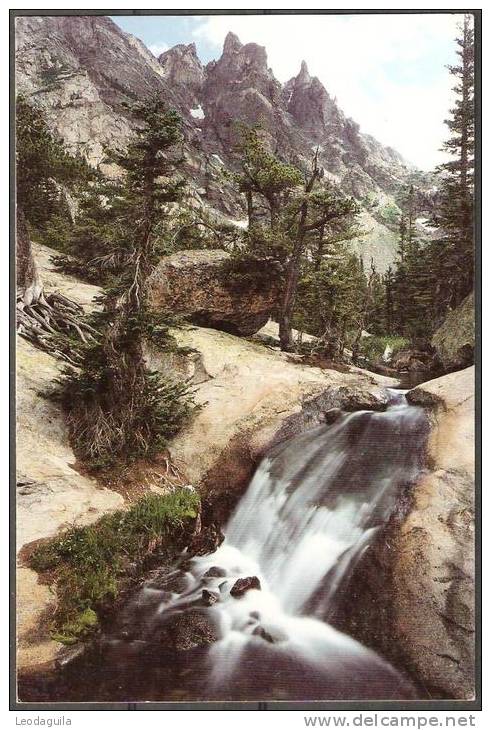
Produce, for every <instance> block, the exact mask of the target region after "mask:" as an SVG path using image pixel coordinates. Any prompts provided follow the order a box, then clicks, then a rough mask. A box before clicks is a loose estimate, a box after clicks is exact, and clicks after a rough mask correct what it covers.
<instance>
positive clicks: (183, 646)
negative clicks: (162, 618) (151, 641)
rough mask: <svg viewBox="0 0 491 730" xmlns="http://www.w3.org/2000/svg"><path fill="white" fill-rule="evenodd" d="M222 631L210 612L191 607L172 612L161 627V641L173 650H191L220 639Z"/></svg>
mask: <svg viewBox="0 0 491 730" xmlns="http://www.w3.org/2000/svg"><path fill="white" fill-rule="evenodd" d="M219 638H220V633H219V631H218V629H217V626H216V624H215V622H214V621H213V620H212V619H211V618H210V616H209V615H208V613H206V612H205V611H200V610H199V609H190V610H188V611H180V612H179V613H175V614H172V615H171V616H170V617H169V618H168V619H167V621H166V623H165V624H164V626H163V627H162V628H161V630H160V633H159V643H160V644H161V645H162V646H163V647H165V648H167V649H170V650H173V651H189V650H190V649H196V648H198V647H202V646H208V645H209V644H213V642H215V641H218V639H219Z"/></svg>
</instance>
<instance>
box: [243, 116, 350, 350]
mask: <svg viewBox="0 0 491 730" xmlns="http://www.w3.org/2000/svg"><path fill="white" fill-rule="evenodd" d="M323 177H324V171H323V169H322V168H321V167H320V165H319V161H318V152H317V151H316V152H315V153H314V155H313V158H312V163H311V168H310V170H308V171H305V172H304V173H302V171H300V170H299V169H297V168H296V167H295V166H293V165H290V164H288V163H286V162H283V161H282V160H280V159H279V157H278V156H277V155H275V154H273V153H272V152H270V151H269V150H268V149H267V145H266V143H265V141H264V140H263V139H262V137H261V135H260V133H259V130H257V129H253V130H247V131H246V132H245V139H244V143H243V147H242V158H241V174H240V175H239V176H238V182H239V186H240V189H241V190H242V192H244V193H245V195H246V200H247V209H248V218H249V231H248V235H249V246H250V247H251V248H253V249H255V250H256V251H258V250H259V251H262V253H267V254H268V255H270V256H273V257H274V258H276V259H277V260H279V261H280V263H281V264H282V266H283V272H284V273H283V281H282V285H281V292H280V296H279V302H278V318H279V333H280V344H281V348H282V350H287V351H288V350H291V349H292V348H293V342H292V333H291V331H292V317H293V313H294V307H295V299H296V293H297V288H298V283H299V279H300V276H301V269H302V260H303V258H304V256H305V254H306V251H307V250H312V249H313V248H314V249H317V254H316V255H317V259H319V256H320V257H322V247H323V245H324V243H323V242H324V237H325V234H326V231H328V229H329V227H330V226H331V225H333V224H334V223H335V222H339V221H346V228H348V227H349V225H350V224H351V223H352V219H353V217H354V216H355V214H356V213H357V210H358V209H357V206H356V204H355V202H354V200H352V199H350V198H346V197H345V196H343V195H342V194H341V193H340V192H339V191H338V190H337V189H336V188H335V187H334V185H332V184H328V183H325V182H324V181H323ZM258 203H259V206H263V207H265V208H266V210H267V212H268V222H269V225H268V226H267V227H266V225H265V223H264V217H263V219H261V215H260V211H259V213H258V211H257V208H258ZM346 235H348V234H346Z"/></svg>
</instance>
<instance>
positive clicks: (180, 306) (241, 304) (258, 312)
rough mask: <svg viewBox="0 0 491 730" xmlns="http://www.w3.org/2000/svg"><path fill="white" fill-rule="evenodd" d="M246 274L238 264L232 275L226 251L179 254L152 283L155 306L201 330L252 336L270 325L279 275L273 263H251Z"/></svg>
mask: <svg viewBox="0 0 491 730" xmlns="http://www.w3.org/2000/svg"><path fill="white" fill-rule="evenodd" d="M254 267H256V268H257V271H255V270H254ZM243 268H244V271H242V270H241V266H240V264H237V265H236V266H234V267H233V271H232V267H231V265H230V254H228V253H227V252H226V251H198V250H196V251H179V252H177V253H174V254H171V255H170V256H165V257H164V258H162V260H161V261H160V263H159V265H158V266H157V268H156V270H155V271H154V273H153V274H152V277H151V280H150V301H151V306H152V307H153V308H154V309H159V310H170V311H171V312H173V313H174V314H178V315H182V316H184V317H186V319H188V320H189V321H190V322H192V323H193V324H196V325H200V326H201V327H212V328H214V329H218V330H223V331H224V332H229V333H231V334H234V335H239V336H241V337H248V336H250V335H253V334H254V333H255V332H257V331H258V330H260V329H261V327H263V326H264V325H265V324H266V323H267V321H268V319H269V317H270V314H271V312H272V310H273V309H274V307H275V305H276V303H277V298H278V285H277V279H278V276H277V274H278V271H277V269H276V267H275V264H274V262H272V261H269V260H268V261H261V262H256V263H252V262H250V261H248V262H247V265H245V264H244V266H243ZM256 274H257V276H256Z"/></svg>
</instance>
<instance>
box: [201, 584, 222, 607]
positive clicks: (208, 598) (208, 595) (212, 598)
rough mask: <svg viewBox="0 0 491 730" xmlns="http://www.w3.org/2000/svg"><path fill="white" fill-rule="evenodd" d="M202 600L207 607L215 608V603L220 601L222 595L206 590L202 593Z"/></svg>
mask: <svg viewBox="0 0 491 730" xmlns="http://www.w3.org/2000/svg"><path fill="white" fill-rule="evenodd" d="M201 600H202V602H203V603H204V604H205V606H213V604H214V603H216V602H217V601H218V600H220V595H219V594H218V593H215V591H209V590H207V589H206V588H204V589H203V592H202V593H201Z"/></svg>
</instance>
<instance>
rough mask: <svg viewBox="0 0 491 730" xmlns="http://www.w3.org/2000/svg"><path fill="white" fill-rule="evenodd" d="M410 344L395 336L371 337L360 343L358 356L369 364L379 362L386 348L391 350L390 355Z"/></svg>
mask: <svg viewBox="0 0 491 730" xmlns="http://www.w3.org/2000/svg"><path fill="white" fill-rule="evenodd" d="M409 345H410V342H409V340H407V339H406V338H405V337H398V336H397V335H385V336H379V335H373V336H372V337H364V338H363V339H362V340H361V342H360V354H361V355H363V356H364V357H366V359H367V360H368V361H369V362H371V363H376V362H379V361H380V360H381V359H382V355H383V354H384V352H385V350H386V348H387V346H389V347H390V348H391V349H392V355H395V354H396V353H397V352H400V351H401V350H404V349H406V348H407V347H409Z"/></svg>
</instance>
